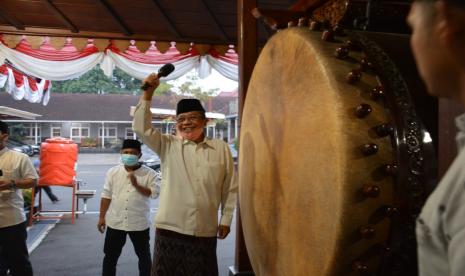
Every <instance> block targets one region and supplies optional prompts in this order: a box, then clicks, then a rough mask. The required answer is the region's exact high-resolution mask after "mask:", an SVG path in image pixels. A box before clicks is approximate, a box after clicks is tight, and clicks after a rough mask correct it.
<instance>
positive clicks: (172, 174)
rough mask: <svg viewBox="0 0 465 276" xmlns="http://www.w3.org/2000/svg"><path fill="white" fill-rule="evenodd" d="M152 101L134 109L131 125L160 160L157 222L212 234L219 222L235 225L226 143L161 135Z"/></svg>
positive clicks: (234, 188)
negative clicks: (195, 141)
mask: <svg viewBox="0 0 465 276" xmlns="http://www.w3.org/2000/svg"><path fill="white" fill-rule="evenodd" d="M151 119H152V114H151V112H150V101H144V100H141V101H140V102H139V104H138V105H137V106H136V109H135V111H134V121H133V129H134V132H135V133H136V134H137V136H138V137H139V138H140V139H141V140H142V141H143V142H144V143H145V144H147V146H149V147H150V148H151V149H152V150H153V151H155V152H156V153H157V154H158V156H159V157H160V160H161V170H162V172H163V178H162V181H161V191H160V204H159V208H158V211H157V214H156V217H155V227H157V228H161V229H166V230H171V231H175V232H178V233H181V234H186V235H193V236H199V237H214V236H216V233H217V227H218V209H219V207H220V205H221V219H220V222H219V224H221V225H228V226H229V225H231V220H232V217H233V211H234V208H235V206H236V197H237V182H236V177H235V171H234V163H233V160H232V157H231V152H230V151H229V147H228V145H227V144H226V143H225V142H223V141H221V140H218V139H205V140H204V141H203V142H201V143H198V144H196V143H194V142H191V141H189V140H183V139H181V138H179V137H176V136H173V135H165V134H161V133H160V132H159V131H158V130H157V129H155V128H153V127H152V125H151Z"/></svg>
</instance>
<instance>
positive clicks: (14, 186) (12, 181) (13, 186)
mask: <svg viewBox="0 0 465 276" xmlns="http://www.w3.org/2000/svg"><path fill="white" fill-rule="evenodd" d="M10 189H12V190H14V189H16V181H14V180H11V182H10Z"/></svg>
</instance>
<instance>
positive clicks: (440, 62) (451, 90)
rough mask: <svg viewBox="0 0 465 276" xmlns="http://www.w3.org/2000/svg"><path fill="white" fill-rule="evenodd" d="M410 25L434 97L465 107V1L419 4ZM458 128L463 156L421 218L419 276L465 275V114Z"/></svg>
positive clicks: (420, 1) (413, 9)
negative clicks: (443, 98)
mask: <svg viewBox="0 0 465 276" xmlns="http://www.w3.org/2000/svg"><path fill="white" fill-rule="evenodd" d="M408 23H409V24H410V26H411V27H412V30H413V32H412V37H411V45H412V50H413V53H414V56H415V59H416V62H417V65H418V71H419V72H420V75H421V77H422V78H423V80H424V81H425V84H426V86H427V88H428V91H429V93H430V94H432V95H434V96H437V97H445V98H450V99H453V100H455V101H457V102H460V103H461V104H462V105H465V52H464V49H465V1H463V0H417V1H415V2H414V3H413V4H412V7H411V10H410V14H409V17H408ZM456 124H457V126H458V128H459V132H458V135H457V142H458V144H459V154H458V156H457V157H456V159H455V160H454V162H453V163H452V165H451V166H450V168H449V169H448V171H447V172H446V174H445V175H444V177H443V179H442V180H441V182H440V183H439V185H438V186H437V187H436V189H435V190H434V192H433V193H432V194H431V195H430V197H429V198H428V200H427V201H426V203H425V206H424V207H423V210H422V212H421V214H420V216H419V218H418V220H417V228H416V234H417V243H418V267H419V275H420V276H463V275H465V150H464V148H465V147H463V145H465V115H461V116H460V117H458V118H457V119H456Z"/></svg>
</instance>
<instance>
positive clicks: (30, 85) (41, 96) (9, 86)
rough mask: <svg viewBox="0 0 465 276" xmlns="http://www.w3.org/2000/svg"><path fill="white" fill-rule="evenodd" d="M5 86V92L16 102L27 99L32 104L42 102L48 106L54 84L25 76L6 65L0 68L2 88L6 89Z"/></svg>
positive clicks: (0, 85) (0, 84) (0, 86)
mask: <svg viewBox="0 0 465 276" xmlns="http://www.w3.org/2000/svg"><path fill="white" fill-rule="evenodd" d="M5 85H6V89H5V90H6V91H7V92H8V93H9V94H10V95H11V96H12V97H13V98H14V99H15V100H22V99H25V100H27V101H29V102H31V103H40V102H42V104H43V105H47V104H48V101H49V100H50V90H51V88H52V83H51V82H50V81H49V80H44V79H35V78H32V77H30V76H25V75H23V74H22V73H21V72H18V71H17V70H15V69H14V68H12V67H11V66H8V65H6V64H4V65H2V66H0V88H2V87H5Z"/></svg>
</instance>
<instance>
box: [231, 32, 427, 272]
mask: <svg viewBox="0 0 465 276" xmlns="http://www.w3.org/2000/svg"><path fill="white" fill-rule="evenodd" d="M357 43H360V42H357ZM352 46H353V45H352ZM358 46H359V47H360V48H363V45H362V44H359V45H358ZM337 47H339V45H338V43H335V42H327V41H324V40H322V39H321V33H317V32H311V31H309V30H308V29H305V28H290V29H287V30H284V31H280V32H279V33H277V34H276V35H274V36H273V37H271V38H270V40H269V41H268V43H267V44H266V45H265V47H264V48H263V50H262V52H261V54H260V57H259V59H258V61H257V63H256V66H255V68H254V72H253V74H252V78H251V81H250V84H249V87H248V91H247V98H246V101H245V105H244V110H243V117H242V125H241V140H240V155H239V183H240V206H241V218H242V223H243V230H244V236H245V242H246V247H247V251H248V253H249V257H250V260H251V263H252V266H253V269H254V272H255V273H256V275H267V276H272V275H297V276H299V275H314V276H330V275H331V276H336V275H338V276H339V275H360V273H375V274H373V275H378V274H379V275H381V274H382V273H380V269H382V267H383V266H386V264H387V263H386V260H387V258H388V257H387V256H390V255H391V253H392V246H396V243H395V242H392V240H391V239H392V237H393V233H397V232H399V231H396V230H395V229H393V227H395V226H396V225H399V224H404V220H402V219H400V220H399V219H398V217H399V215H398V213H399V212H401V211H403V209H402V208H404V207H405V208H407V209H410V207H408V206H410V205H409V204H408V200H409V199H406V197H407V195H406V194H405V197H404V195H403V196H400V197H399V196H398V194H399V193H402V191H404V188H400V186H399V185H398V184H397V183H400V182H402V179H403V178H406V177H408V173H407V174H402V173H398V172H397V169H396V168H397V166H398V165H399V163H402V162H403V161H402V162H401V161H399V160H398V159H399V158H400V159H402V158H403V157H402V156H403V155H402V154H399V150H400V149H401V148H402V146H400V145H399V140H402V139H403V138H405V133H406V132H405V131H403V130H402V128H403V127H404V124H406V122H405V120H403V119H402V118H401V119H396V116H395V114H393V113H395V112H397V110H396V109H395V108H390V107H389V106H390V104H392V103H389V101H390V100H389V99H387V98H385V97H384V96H383V92H381V93H377V91H378V92H379V91H380V90H382V89H389V88H390V87H389V85H388V83H387V82H389V80H386V81H384V79H383V77H382V76H380V75H379V74H377V73H376V70H375V69H374V67H375V66H372V65H369V66H368V67H367V68H368V69H366V70H361V71H360V70H358V67H359V66H360V63H362V66H366V64H367V63H368V62H367V60H364V58H366V55H367V53H366V52H364V51H361V50H360V51H350V54H349V55H348V56H346V55H339V54H340V53H338V55H339V57H342V58H336V57H335V49H336V48H337ZM341 51H343V50H339V52H341ZM363 60H364V61H363ZM361 61H362V62H361ZM354 69H356V70H355V71H354ZM349 72H352V73H351V75H350V76H349V75H348V73H349ZM359 73H361V78H359V77H360V76H357V74H359ZM380 94H381V96H380ZM380 98H381V99H380ZM397 99H399V97H397ZM393 105H396V104H395V103H394V104H393ZM410 108H411V106H409V107H408V108H407V109H409V110H410ZM400 113H401V114H400V115H402V112H400ZM404 117H405V116H404ZM415 120H416V119H414V120H413V121H415ZM415 135H417V136H418V137H417V138H418V139H417V140H421V138H422V137H423V136H424V135H425V131H423V130H421V129H420V130H419V131H418V133H415ZM422 141H423V140H422ZM417 152H418V151H417ZM420 154H421V150H420ZM422 156H423V155H422ZM422 158H423V157H422ZM404 159H405V158H404ZM407 159H408V157H407ZM407 159H406V160H407ZM421 166H422V165H421ZM421 166H420V167H421ZM400 169H401V168H399V170H400ZM406 169H408V168H406ZM404 184H405V185H404ZM404 184H400V185H401V186H402V185H403V186H402V187H404V186H407V183H404ZM420 185H421V183H420ZM426 194H427V192H424V191H423V190H422V193H421V195H419V201H422V200H424V198H425V197H426ZM420 198H421V199H420ZM406 202H407V203H406ZM416 204H417V203H416ZM418 204H419V205H421V203H418ZM399 205H402V206H399ZM417 209H418V208H417ZM410 211H411V210H409V211H408V212H407V213H408V214H409V215H407V216H408V218H405V220H408V221H409V224H408V225H409V231H410V235H409V238H408V239H409V242H411V239H412V235H413V229H411V228H412V225H413V224H414V218H413V216H410V214H411V213H412V212H410ZM418 211H419V210H415V212H418ZM405 225H407V224H405ZM396 249H399V250H401V248H400V247H399V248H396ZM409 250H411V247H410V248H409ZM386 275H391V274H386ZM392 275H394V274H392Z"/></svg>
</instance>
